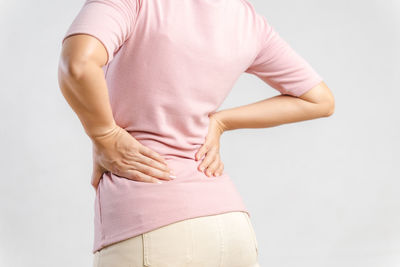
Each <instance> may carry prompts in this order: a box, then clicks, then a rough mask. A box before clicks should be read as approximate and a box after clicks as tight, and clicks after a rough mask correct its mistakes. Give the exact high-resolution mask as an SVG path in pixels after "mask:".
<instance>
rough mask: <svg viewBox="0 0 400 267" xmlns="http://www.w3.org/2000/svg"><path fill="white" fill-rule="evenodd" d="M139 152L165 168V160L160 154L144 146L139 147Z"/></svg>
mask: <svg viewBox="0 0 400 267" xmlns="http://www.w3.org/2000/svg"><path fill="white" fill-rule="evenodd" d="M139 152H140V153H141V154H143V155H145V156H147V157H149V158H152V159H154V160H156V161H158V162H160V163H162V164H164V165H166V166H167V162H166V160H165V159H164V158H163V157H162V156H161V155H160V154H158V153H157V152H155V151H154V150H152V149H150V148H149V147H147V146H144V145H140V147H139Z"/></svg>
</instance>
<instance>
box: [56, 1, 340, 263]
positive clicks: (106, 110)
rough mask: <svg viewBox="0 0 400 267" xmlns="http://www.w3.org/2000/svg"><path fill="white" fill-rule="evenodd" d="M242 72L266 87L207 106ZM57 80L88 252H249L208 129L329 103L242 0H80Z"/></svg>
mask: <svg viewBox="0 0 400 267" xmlns="http://www.w3.org/2000/svg"><path fill="white" fill-rule="evenodd" d="M244 72H246V73H251V74H254V75H257V77H259V78H260V79H262V80H263V81H265V82H266V83H268V84H269V85H270V86H271V87H272V88H275V89H276V90H278V91H279V92H280V95H278V96H275V97H272V98H270V99H266V100H263V101H259V102H257V103H252V104H249V105H246V106H242V107H237V108H232V109H227V110H222V111H218V112H217V111H216V110H217V108H218V107H219V106H220V105H221V103H222V102H223V100H224V99H225V97H226V96H227V95H228V93H229V92H230V90H231V89H232V86H233V85H234V83H235V82H236V80H237V79H238V78H239V76H240V75H241V74H242V73H244ZM59 84H60V88H61V91H62V93H63V95H64V97H65V98H66V100H67V101H68V103H69V104H70V106H71V107H72V108H73V110H74V111H75V112H76V114H77V115H78V117H79V119H80V121H81V123H82V125H83V127H84V130H85V132H86V134H87V135H88V136H89V137H90V140H91V141H92V144H93V173H92V182H91V184H92V185H93V188H94V189H95V191H96V199H95V218H94V225H95V229H94V231H95V232H94V233H95V238H94V244H93V253H94V266H108V267H113V266H157V267H163V266H175V267H178V266H194V267H196V266H207V267H212V266H229V267H235V266H238V267H246V266H249V267H250V266H259V265H258V244H257V239H256V236H255V233H254V229H253V227H252V224H251V221H250V218H249V215H250V214H249V212H248V210H247V208H246V207H245V205H244V203H243V201H242V198H241V196H240V195H239V193H238V191H237V190H236V188H235V186H234V184H233V183H232V181H231V179H230V177H229V175H228V174H227V173H225V172H224V171H223V169H224V165H223V163H222V161H221V158H220V156H219V140H220V136H221V135H222V134H223V133H224V132H225V131H228V130H234V129H239V128H262V127H271V126H276V125H279V124H283V123H290V122H296V121H301V120H307V119H314V118H318V117H324V116H329V115H331V114H332V112H333V109H334V100H333V96H332V94H331V92H330V90H329V88H328V87H327V86H326V84H325V83H324V82H323V81H322V78H321V77H320V76H319V75H318V74H317V73H316V72H315V70H314V69H313V68H312V67H311V66H310V65H309V64H308V63H307V62H306V61H305V60H304V59H303V58H302V57H301V56H300V55H298V54H297V53H296V52H295V51H293V49H292V48H291V47H290V46H289V45H288V44H287V43H286V42H285V41H284V40H283V39H282V38H281V37H280V36H279V35H278V33H277V32H276V31H274V29H273V28H272V27H271V26H270V25H269V23H268V22H267V20H266V19H265V17H263V16H261V15H260V14H258V13H256V11H255V9H254V7H253V6H252V5H251V4H250V3H249V2H248V1H247V0H233V1H232V0H230V1H227V0H186V1H173V0H86V1H85V3H84V5H83V6H82V8H81V10H80V12H79V14H78V15H77V16H76V18H75V20H74V21H73V22H72V25H71V26H70V27H69V29H68V31H67V32H66V34H65V36H64V38H63V47H62V53H61V58H60V64H59Z"/></svg>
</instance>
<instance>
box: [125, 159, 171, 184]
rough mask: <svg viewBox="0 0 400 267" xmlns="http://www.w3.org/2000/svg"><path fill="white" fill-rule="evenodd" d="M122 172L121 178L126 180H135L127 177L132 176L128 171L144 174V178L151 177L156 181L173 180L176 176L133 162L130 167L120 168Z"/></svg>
mask: <svg viewBox="0 0 400 267" xmlns="http://www.w3.org/2000/svg"><path fill="white" fill-rule="evenodd" d="M122 169H123V171H121V172H120V173H121V176H124V177H127V178H135V177H136V176H133V177H131V176H129V175H132V173H130V171H136V172H140V173H142V174H145V175H146V176H149V177H153V178H156V179H161V180H167V181H170V180H173V179H175V178H176V176H174V175H171V174H170V173H169V172H168V171H162V170H159V169H157V168H153V167H152V166H148V165H145V164H142V163H141V162H134V163H133V164H131V165H125V166H123V167H122Z"/></svg>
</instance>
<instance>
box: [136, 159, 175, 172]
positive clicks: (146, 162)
mask: <svg viewBox="0 0 400 267" xmlns="http://www.w3.org/2000/svg"><path fill="white" fill-rule="evenodd" d="M135 162H139V163H142V164H144V165H147V166H151V167H153V168H156V169H159V170H160V171H164V172H168V173H172V170H171V168H169V166H168V165H166V164H163V163H160V162H159V161H157V160H154V159H153V158H150V157H147V156H146V155H144V154H138V155H137V157H136V159H135Z"/></svg>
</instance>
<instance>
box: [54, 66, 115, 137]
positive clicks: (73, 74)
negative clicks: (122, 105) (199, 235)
mask: <svg viewBox="0 0 400 267" xmlns="http://www.w3.org/2000/svg"><path fill="white" fill-rule="evenodd" d="M64 65H65V64H64ZM58 81H59V85H60V89H61V92H62V94H63V95H64V97H65V99H66V100H67V102H68V104H69V105H70V106H71V108H72V109H73V110H74V112H75V113H76V114H77V116H78V117H79V120H80V121H81V123H82V126H83V128H84V129H85V132H86V134H87V135H88V136H89V137H90V138H92V137H94V136H100V135H103V134H106V133H108V132H109V131H111V130H112V129H114V128H115V126H116V124H115V121H114V118H113V115H112V109H111V106H110V103H109V97H108V89H107V84H106V80H105V78H104V72H103V70H102V69H101V67H100V66H98V65H96V64H94V63H92V62H90V61H89V62H86V63H84V64H76V65H75V66H73V65H72V64H71V65H70V66H63V64H60V67H59V69H58Z"/></svg>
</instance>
